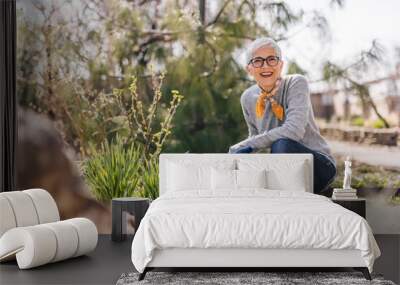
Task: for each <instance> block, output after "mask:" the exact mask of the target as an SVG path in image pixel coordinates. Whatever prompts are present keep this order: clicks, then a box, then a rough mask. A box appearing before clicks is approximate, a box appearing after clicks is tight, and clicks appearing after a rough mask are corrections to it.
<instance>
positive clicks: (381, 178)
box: [331, 162, 400, 190]
mask: <svg viewBox="0 0 400 285" xmlns="http://www.w3.org/2000/svg"><path fill="white" fill-rule="evenodd" d="M337 172H338V175H337V176H336V178H335V180H334V181H333V183H332V185H331V187H333V188H342V186H343V176H344V163H343V162H340V163H338V165H337ZM351 187H353V188H355V189H363V188H374V189H379V190H380V189H383V188H393V189H397V188H399V187H400V173H399V172H398V171H391V170H386V169H383V168H380V167H377V166H371V165H368V164H364V163H359V162H354V163H353V167H352V178H351Z"/></svg>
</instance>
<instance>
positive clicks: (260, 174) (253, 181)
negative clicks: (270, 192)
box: [236, 169, 267, 188]
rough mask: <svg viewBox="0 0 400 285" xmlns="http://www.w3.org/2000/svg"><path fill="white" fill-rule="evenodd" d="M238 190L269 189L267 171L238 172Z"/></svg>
mask: <svg viewBox="0 0 400 285" xmlns="http://www.w3.org/2000/svg"><path fill="white" fill-rule="evenodd" d="M236 183H237V188H267V171H266V170H265V169H262V170H240V169H239V170H236Z"/></svg>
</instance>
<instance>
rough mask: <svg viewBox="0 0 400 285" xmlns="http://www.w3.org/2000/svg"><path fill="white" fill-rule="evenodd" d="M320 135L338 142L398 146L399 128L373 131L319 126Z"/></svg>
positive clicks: (358, 128) (362, 128)
mask: <svg viewBox="0 0 400 285" xmlns="http://www.w3.org/2000/svg"><path fill="white" fill-rule="evenodd" d="M319 129H320V132H321V135H322V136H324V137H327V138H330V139H334V140H338V141H348V142H356V143H363V144H369V145H371V144H378V145H387V146H397V145H399V143H400V142H399V139H400V138H399V128H389V129H373V128H366V127H334V126H329V125H326V126H320V127H319Z"/></svg>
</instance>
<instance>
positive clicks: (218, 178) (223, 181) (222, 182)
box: [211, 167, 236, 191]
mask: <svg viewBox="0 0 400 285" xmlns="http://www.w3.org/2000/svg"><path fill="white" fill-rule="evenodd" d="M211 181H212V186H211V188H212V189H213V190H222V189H223V190H228V191H232V190H236V170H233V169H216V168H214V167H213V168H212V170H211Z"/></svg>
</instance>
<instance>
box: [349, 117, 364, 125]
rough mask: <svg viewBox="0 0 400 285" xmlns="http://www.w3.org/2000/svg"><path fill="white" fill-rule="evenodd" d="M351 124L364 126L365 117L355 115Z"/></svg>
mask: <svg viewBox="0 0 400 285" xmlns="http://www.w3.org/2000/svg"><path fill="white" fill-rule="evenodd" d="M350 125H352V126H357V127H362V126H364V119H363V117H355V118H353V119H352V120H351V122H350Z"/></svg>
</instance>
